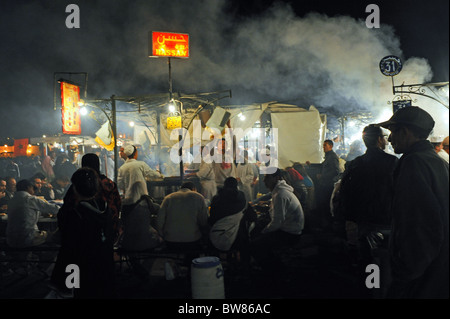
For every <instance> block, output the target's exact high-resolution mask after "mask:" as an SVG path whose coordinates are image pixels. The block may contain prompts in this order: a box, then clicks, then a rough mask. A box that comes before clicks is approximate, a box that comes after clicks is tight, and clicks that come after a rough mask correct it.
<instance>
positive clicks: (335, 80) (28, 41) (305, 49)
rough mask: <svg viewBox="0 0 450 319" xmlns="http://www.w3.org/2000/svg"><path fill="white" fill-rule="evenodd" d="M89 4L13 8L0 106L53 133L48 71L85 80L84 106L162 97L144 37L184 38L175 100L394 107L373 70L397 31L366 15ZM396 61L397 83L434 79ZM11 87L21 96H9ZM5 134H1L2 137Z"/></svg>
mask: <svg viewBox="0 0 450 319" xmlns="http://www.w3.org/2000/svg"><path fill="white" fill-rule="evenodd" d="M42 3H44V4H42ZM69 3H77V4H78V6H79V8H80V12H81V28H80V29H67V28H66V27H65V19H66V16H67V15H68V14H67V13H65V7H66V5H67V4H69ZM95 3H96V5H93V4H92V1H75V2H74V1H72V2H70V1H69V2H67V3H65V2H64V3H63V2H61V1H58V2H57V3H56V2H55V1H44V2H33V3H32V4H27V5H26V6H24V7H17V8H16V9H15V10H17V12H15V13H16V16H17V14H18V13H20V14H21V15H22V17H23V19H21V21H11V22H10V23H14V25H10V26H8V28H9V29H10V30H12V29H16V31H18V33H17V34H16V35H13V34H11V33H6V32H5V30H2V31H1V32H2V34H1V35H2V38H5V39H6V43H8V41H12V40H13V39H14V40H15V41H19V45H17V44H16V47H10V48H9V51H8V53H7V56H8V57H9V58H12V57H13V56H15V55H17V54H20V55H21V59H20V63H18V64H10V65H6V66H3V68H5V70H3V69H2V72H3V73H4V74H10V75H11V76H10V77H8V78H7V79H5V78H3V80H2V83H1V84H2V91H1V92H2V93H1V94H2V96H1V98H2V100H4V101H5V100H7V101H9V102H8V106H10V107H12V108H14V109H24V110H25V111H26V112H33V111H34V110H36V109H39V110H44V111H45V112H47V111H48V113H45V114H50V116H48V115H46V119H41V120H39V121H40V123H42V124H41V125H39V126H42V128H44V127H47V128H54V130H55V131H56V132H58V130H60V113H59V111H53V72H59V71H65V72H88V73H89V83H88V97H90V98H108V97H110V96H111V95H113V94H115V95H138V94H150V93H160V92H166V91H167V90H168V67H167V61H166V59H153V58H149V57H148V32H150V31H168V32H181V33H189V35H190V58H189V59H185V60H174V59H173V60H172V61H173V62H172V77H173V89H174V91H180V92H185V93H193V92H207V91H212V90H228V89H231V90H232V93H233V98H232V99H231V100H230V101H229V104H251V103H257V102H268V101H275V100H277V101H290V102H291V103H292V104H296V105H299V106H301V107H309V105H316V106H320V107H324V108H328V107H330V108H331V107H332V108H335V109H339V110H341V111H342V112H346V111H352V110H360V109H366V110H371V111H373V112H376V113H379V112H381V111H382V110H383V109H385V108H389V106H388V105H387V101H389V100H391V99H392V98H393V96H392V87H391V85H392V84H391V79H390V78H388V77H386V76H384V75H382V74H381V72H380V71H379V61H380V60H381V59H382V58H383V57H384V56H387V55H397V56H399V57H401V58H403V57H402V50H401V43H400V40H399V39H398V38H397V37H396V35H395V30H394V29H393V28H392V27H391V26H389V25H381V28H380V29H368V28H367V27H366V25H365V21H364V20H363V19H365V16H364V14H363V13H362V14H361V19H360V20H357V19H354V18H351V17H347V16H337V17H328V16H325V15H320V14H314V13H313V14H309V15H307V16H305V17H303V18H300V17H297V16H295V14H294V13H293V10H292V9H291V8H290V7H289V6H288V5H286V4H276V5H274V6H272V7H271V8H270V9H269V10H267V11H266V12H265V13H263V14H262V15H261V16H259V17H257V18H252V19H244V20H240V21H237V20H233V18H232V17H230V16H227V15H226V14H225V13H224V12H225V4H226V2H225V1H224V0H221V1H181V0H172V1H170V2H167V1H158V0H152V1H130V2H128V1H106V0H101V1H96V2H95ZM20 14H19V15H20ZM25 48H28V49H25ZM31 57H33V58H35V59H34V60H33V61H32V62H31V60H29V59H30V58H31ZM403 62H404V67H403V70H402V72H401V73H400V74H399V75H398V76H396V77H395V81H396V83H398V84H401V83H402V82H406V83H424V82H426V81H429V80H430V79H431V78H432V71H431V68H430V66H429V64H428V62H427V61H426V60H425V59H423V58H420V57H417V58H410V59H408V60H406V61H405V60H403ZM13 89H14V90H16V91H17V89H18V92H19V93H18V94H14V93H13V94H10V92H12V91H13ZM24 92H26V94H24ZM227 103H228V102H227ZM43 113H44V112H43ZM33 121H34V122H33V123H36V121H35V120H33ZM22 125H23V126H25V127H27V126H37V124H32V122H31V121H30V122H28V123H27V122H26V121H25V122H23V124H22ZM10 132H12V128H8V129H6V128H2V131H1V135H8V134H11V133H10ZM35 132H36V131H33V134H34V133H35ZM16 133H17V134H19V135H20V133H19V132H16Z"/></svg>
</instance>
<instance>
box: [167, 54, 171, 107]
mask: <svg viewBox="0 0 450 319" xmlns="http://www.w3.org/2000/svg"><path fill="white" fill-rule="evenodd" d="M167 64H169V93H170V100H172V63H171V60H170V58H167Z"/></svg>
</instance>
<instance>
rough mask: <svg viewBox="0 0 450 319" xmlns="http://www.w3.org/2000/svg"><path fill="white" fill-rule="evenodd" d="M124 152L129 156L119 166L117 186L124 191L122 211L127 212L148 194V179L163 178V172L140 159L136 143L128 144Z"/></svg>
mask: <svg viewBox="0 0 450 319" xmlns="http://www.w3.org/2000/svg"><path fill="white" fill-rule="evenodd" d="M123 153H124V154H125V155H126V156H127V160H126V161H125V163H124V164H123V165H122V166H121V167H120V168H119V172H118V176H117V186H118V188H119V190H120V191H121V192H123V200H122V211H123V212H126V211H127V209H128V208H129V209H131V208H132V207H133V205H134V204H135V203H136V202H137V201H138V200H139V199H140V198H141V196H142V195H148V189H147V180H151V179H157V178H162V177H163V176H162V175H161V173H159V172H156V171H154V170H152V169H151V168H150V166H148V165H147V164H146V163H145V162H143V161H138V160H137V157H138V150H137V148H136V146H134V145H126V146H125V147H124V150H123Z"/></svg>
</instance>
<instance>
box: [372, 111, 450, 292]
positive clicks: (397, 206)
mask: <svg viewBox="0 0 450 319" xmlns="http://www.w3.org/2000/svg"><path fill="white" fill-rule="evenodd" d="M378 125H380V126H382V127H385V128H387V129H389V130H390V131H391V134H390V136H389V141H390V142H391V144H392V147H393V148H394V151H395V153H397V154H403V155H402V157H401V158H400V160H399V163H398V165H397V168H396V169H395V172H394V198H393V210H392V231H391V237H390V243H389V250H390V255H391V265H392V277H393V281H392V285H391V287H390V289H389V293H388V298H427V299H428V298H433V299H434V298H446V299H447V298H449V232H448V226H449V225H448V222H449V220H448V215H449V196H448V194H449V167H448V166H449V165H448V163H447V162H445V161H444V160H443V159H442V158H440V157H439V155H437V154H436V152H435V151H434V149H433V146H432V145H431V143H430V142H429V141H427V140H426V139H427V137H428V136H429V134H430V132H431V131H432V129H433V127H434V120H433V118H432V117H431V116H430V114H428V113H427V112H426V111H424V110H423V109H421V108H419V107H416V106H409V107H405V108H402V109H400V110H398V111H397V112H395V113H394V115H393V116H392V117H391V118H390V119H389V120H388V121H386V122H383V123H379V124H378Z"/></svg>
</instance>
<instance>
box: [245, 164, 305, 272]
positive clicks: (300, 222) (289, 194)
mask: <svg viewBox="0 0 450 319" xmlns="http://www.w3.org/2000/svg"><path fill="white" fill-rule="evenodd" d="M264 184H265V185H266V187H267V188H268V189H269V190H270V191H271V192H272V202H271V205H270V210H269V214H270V217H271V218H270V222H269V223H268V224H267V226H266V227H265V228H264V229H262V231H261V234H260V236H255V238H254V239H252V242H251V247H250V249H251V254H252V256H253V257H254V259H255V260H256V261H257V262H258V263H259V265H260V266H261V267H262V268H263V271H265V272H266V274H267V275H268V276H270V277H268V279H272V280H273V279H275V278H274V277H273V276H274V275H277V272H278V271H280V262H279V259H278V258H277V257H276V255H275V252H276V251H277V250H279V249H280V248H282V247H287V246H290V245H293V244H295V243H297V242H298V241H299V240H300V235H301V234H302V231H303V227H304V222H305V219H304V214H303V209H302V205H301V204H300V201H299V200H298V198H297V197H296V196H295V195H294V189H293V187H292V186H289V185H288V184H287V183H286V181H285V180H284V179H283V174H282V171H281V170H280V169H279V168H278V169H277V170H276V172H274V173H273V174H266V175H265V177H264Z"/></svg>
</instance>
